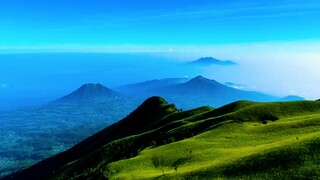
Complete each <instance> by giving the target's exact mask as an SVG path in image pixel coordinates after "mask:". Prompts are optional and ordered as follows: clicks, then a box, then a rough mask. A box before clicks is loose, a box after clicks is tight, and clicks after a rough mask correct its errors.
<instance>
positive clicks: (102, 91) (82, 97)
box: [54, 83, 120, 103]
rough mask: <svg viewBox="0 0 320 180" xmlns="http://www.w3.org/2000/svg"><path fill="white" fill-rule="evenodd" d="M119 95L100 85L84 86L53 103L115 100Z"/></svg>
mask: <svg viewBox="0 0 320 180" xmlns="http://www.w3.org/2000/svg"><path fill="white" fill-rule="evenodd" d="M119 95H120V93H118V92H115V91H113V90H111V89H109V88H107V87H105V86H103V85H102V84H99V83H98V84H93V83H90V84H84V85H82V86H81V87H80V88H78V89H77V90H75V91H74V92H72V93H70V94H69V95H66V96H64V97H62V98H60V99H58V100H57V101H55V102H54V103H83V102H86V101H90V100H92V99H95V98H116V97H118V96H119Z"/></svg>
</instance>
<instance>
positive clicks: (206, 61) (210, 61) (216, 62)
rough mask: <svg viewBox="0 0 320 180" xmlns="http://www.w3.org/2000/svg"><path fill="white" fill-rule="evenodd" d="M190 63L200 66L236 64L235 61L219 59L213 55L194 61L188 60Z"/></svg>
mask: <svg viewBox="0 0 320 180" xmlns="http://www.w3.org/2000/svg"><path fill="white" fill-rule="evenodd" d="M189 64H191V65H200V66H208V65H218V66H234V65H237V63H235V62H233V61H231V60H225V61H222V60H219V59H216V58H213V57H202V58H200V59H197V60H195V61H192V62H190V63H189Z"/></svg>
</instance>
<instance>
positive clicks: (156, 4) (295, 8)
mask: <svg viewBox="0 0 320 180" xmlns="http://www.w3.org/2000/svg"><path fill="white" fill-rule="evenodd" d="M319 18H320V1H318V0H308V1H302V0H279V1H266V0H257V1H251V0H250V1H248V0H233V1H221V0H161V1H155V0H154V1H153V0H152V1H151V0H137V1H132V0H117V1H115V0H90V1H88V0H1V1H0V49H1V50H2V52H3V51H4V52H5V51H6V50H10V49H14V50H17V51H19V50H23V49H31V50H35V51H36V50H37V49H39V50H40V49H41V50H44V51H45V50H53V51H54V50H55V49H57V50H63V49H64V50H65V51H73V50H80V51H81V49H83V50H85V49H99V48H102V49H107V50H108V49H110V51H112V50H117V48H118V49H119V48H120V49H122V50H125V49H127V50H128V51H130V50H133V51H134V50H137V51H139V50H143V49H146V48H147V49H148V48H149V49H157V48H160V49H161V48H163V49H167V48H170V47H171V46H175V47H179V46H180V47H182V46H190V45H198V46H201V45H202V46H203V45H205V46H208V45H225V44H239V43H256V42H270V41H301V40H318V39H319V38H320V37H319V36H320V33H319V32H320V23H318V22H319V21H318V20H319Z"/></svg>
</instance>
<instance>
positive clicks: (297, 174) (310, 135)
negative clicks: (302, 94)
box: [104, 101, 320, 179]
mask: <svg viewBox="0 0 320 180" xmlns="http://www.w3.org/2000/svg"><path fill="white" fill-rule="evenodd" d="M238 103H239V102H238ZM243 103H246V105H245V106H241V105H242V104H243ZM232 105H234V104H232ZM248 105H249V106H248ZM233 107H234V106H233ZM237 107H238V108H237ZM237 107H236V108H234V109H233V111H234V112H231V113H229V114H227V115H224V116H227V117H228V118H230V120H232V119H233V118H236V119H237V120H238V119H239V117H240V119H241V120H244V119H245V120H247V122H244V123H237V122H238V121H229V123H225V124H223V125H221V126H217V127H215V128H213V129H212V130H209V131H206V132H204V133H201V134H199V135H197V136H194V137H192V138H188V139H185V140H182V141H178V142H174V143H171V144H166V145H163V146H158V147H154V148H147V149H145V150H143V151H142V152H140V153H139V155H138V156H136V157H133V158H131V159H125V160H120V161H116V162H113V163H109V164H108V165H107V166H105V167H104V175H105V176H106V177H108V178H111V179H117V178H124V179H136V178H137V179H141V178H147V179H148V178H156V177H160V178H163V179H167V178H173V177H175V178H178V179H180V178H184V177H190V178H199V177H201V178H203V177H215V178H244V179H247V178H283V179H292V178H310V179H312V178H315V177H317V176H319V175H320V150H319V149H320V129H319V127H320V106H319V103H315V102H308V101H303V102H290V103H248V102H240V104H238V106H237ZM222 110H223V109H217V110H213V111H210V112H209V113H207V114H215V113H216V114H219V113H218V112H219V111H222ZM264 112H268V113H270V114H272V117H277V118H279V120H277V121H268V123H267V124H262V123H260V122H259V121H257V120H259V119H257V118H256V117H257V116H259V115H260V114H261V113H262V114H264ZM202 117H206V115H202ZM220 118H221V117H220ZM228 118H226V119H228ZM265 120H267V119H265ZM176 170H177V171H176ZM163 174H164V175H163Z"/></svg>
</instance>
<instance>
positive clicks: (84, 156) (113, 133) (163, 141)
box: [4, 97, 320, 179]
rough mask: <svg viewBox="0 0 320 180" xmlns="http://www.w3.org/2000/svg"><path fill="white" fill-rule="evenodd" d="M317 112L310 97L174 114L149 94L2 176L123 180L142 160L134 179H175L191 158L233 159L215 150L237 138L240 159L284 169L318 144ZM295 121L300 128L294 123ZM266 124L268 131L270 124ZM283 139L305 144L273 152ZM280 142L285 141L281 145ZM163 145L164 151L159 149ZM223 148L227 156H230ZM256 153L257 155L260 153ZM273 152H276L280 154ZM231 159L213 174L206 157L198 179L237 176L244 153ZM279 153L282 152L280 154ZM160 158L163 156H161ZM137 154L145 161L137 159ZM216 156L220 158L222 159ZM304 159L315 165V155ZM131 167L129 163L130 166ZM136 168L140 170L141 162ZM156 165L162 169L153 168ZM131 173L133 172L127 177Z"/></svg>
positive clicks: (172, 108) (319, 105)
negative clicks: (98, 127) (99, 126)
mask: <svg viewBox="0 0 320 180" xmlns="http://www.w3.org/2000/svg"><path fill="white" fill-rule="evenodd" d="M297 109H299V111H297ZM306 113H307V114H306ZM305 114H306V117H307V118H306V119H305V120H303V121H302V120H301V119H299V118H303V117H304V116H305ZM319 116H320V102H316V101H295V102H281V103H277V102H275V103H256V102H249V101H238V102H234V103H231V104H229V105H226V106H224V107H221V108H218V109H210V108H198V109H194V110H191V111H179V110H177V109H176V108H175V106H174V105H173V104H168V103H167V102H166V100H164V99H163V98H161V97H151V98H148V99H147V100H145V101H144V102H143V103H142V104H141V105H140V106H139V107H138V108H137V109H136V110H135V111H133V112H132V113H131V114H130V115H129V116H128V117H126V118H124V119H122V120H121V121H119V122H118V123H115V124H113V125H111V126H109V127H107V128H105V129H104V130H102V131H100V132H98V133H96V134H94V135H92V136H91V137H89V138H87V139H86V140H84V141H82V142H80V143H79V144H77V145H76V146H74V147H73V148H71V149H69V150H67V151H66V152H63V153H61V154H58V155H56V156H53V157H51V158H49V159H47V160H44V161H42V162H40V163H38V164H36V165H34V166H32V167H30V168H29V169H26V170H23V171H21V172H18V173H16V174H12V175H10V176H7V177H5V178H4V179H28V178H29V179H39V178H40V179H43V178H52V179H57V178H62V179H69V178H82V179H88V178H93V179H103V178H108V179H109V178H111V179H117V178H120V177H122V178H125V179H127V178H130V177H131V175H132V174H131V173H130V172H134V173H135V174H136V173H137V171H135V170H136V169H135V168H139V167H140V166H141V164H140V165H137V166H136V164H137V163H138V164H139V163H143V162H144V163H145V164H151V167H149V166H147V167H146V168H149V169H142V170H140V171H139V172H140V173H138V174H136V176H135V177H136V178H137V177H140V178H143V179H145V178H147V177H148V178H147V179H150V178H155V177H158V176H160V175H161V174H162V176H165V175H166V173H165V172H167V173H168V175H166V176H165V177H167V178H169V177H175V176H182V177H189V176H190V175H191V176H190V177H193V176H192V173H196V172H198V171H199V167H201V166H194V165H193V163H196V162H197V161H196V160H197V158H195V157H202V156H203V158H204V159H203V160H202V161H205V160H206V159H208V158H210V157H211V156H212V157H214V158H218V159H219V157H220V156H221V155H222V156H223V157H228V158H230V157H231V158H234V156H235V154H236V155H237V154H238V156H239V152H232V151H227V152H226V153H223V154H219V152H220V150H219V147H220V146H222V145H223V144H227V146H226V147H225V148H227V149H228V150H230V148H235V150H236V151H238V150H239V147H238V144H239V143H240V144H241V143H242V144H244V147H245V150H246V152H247V151H248V152H250V154H249V155H246V156H244V157H245V158H251V159H254V158H253V157H255V159H257V160H255V161H253V163H255V164H259V163H261V164H263V168H262V169H263V170H265V169H266V170H269V169H270V168H272V167H273V166H270V163H271V164H275V165H276V166H277V167H278V166H279V167H280V168H283V167H286V166H285V165H286V164H288V160H290V163H289V164H292V163H297V161H298V162H299V161H303V162H304V161H307V160H305V159H303V157H304V155H305V156H308V158H309V156H312V153H317V151H315V150H314V149H315V148H316V147H318V145H320V141H319V140H320V139H319V140H317V138H316V137H317V134H319V133H320V132H319V129H318V128H317V127H318V126H319V118H318V117H319ZM292 117H295V118H292ZM278 121H279V123H278ZM302 122H303V123H302ZM253 123H254V124H253ZM297 125H299V126H298V127H297ZM300 126H301V128H300ZM273 127H274V129H270V128H273ZM284 127H286V128H284ZM239 128H240V129H239ZM248 128H249V130H248ZM296 128H298V130H297V132H299V133H300V134H299V133H298V134H299V135H298V134H296V133H294V134H293V135H290V133H289V134H288V132H290V131H292V130H295V129H296ZM304 128H309V129H307V130H304V131H303V132H302V131H299V130H303V129H304ZM286 129H289V131H288V132H287V130H286ZM261 130H262V131H261ZM238 131H239V132H242V131H244V132H246V133H242V134H241V133H240V134H235V132H237V133H239V132H238ZM278 131H279V133H281V134H280V135H281V136H280V137H278V136H279V135H275V136H270V137H269V138H271V139H274V141H276V143H275V144H276V145H277V146H276V147H274V149H271V150H270V144H272V143H271V142H272V141H271V142H270V139H268V138H267V139H266V140H263V139H264V138H266V133H265V132H268V133H274V132H278ZM301 132H302V134H301ZM247 133H248V134H250V135H251V134H252V136H247ZM291 133H292V132H291ZM303 133H306V134H303ZM308 133H309V134H308ZM230 135H232V136H230ZM217 136H218V137H217ZM219 136H222V137H219ZM237 136H240V137H241V138H244V139H242V141H239V140H240V139H239V138H237ZM256 136H258V137H257V140H260V141H262V140H263V142H262V143H259V141H258V142H257V141H255V140H252V142H251V141H249V140H247V139H248V138H255V137H256ZM297 136H299V137H297ZM215 137H217V138H218V139H219V138H222V142H221V145H220V144H217V145H214V144H216V143H218V140H217V139H215ZM261 138H262V139H261ZM283 138H288V139H287V140H286V143H288V142H289V143H290V145H291V144H292V145H294V147H296V146H297V143H300V142H302V143H304V144H301V143H300V144H298V145H299V147H300V146H301V147H305V149H307V151H306V152H301V154H295V153H300V151H299V148H298V149H297V148H296V149H291V150H290V151H288V150H286V149H284V150H283V149H281V148H282V147H281V148H280V149H279V147H278V146H279V145H282V144H283V143H279V142H282V141H283ZM184 139H185V140H184ZM224 139H226V140H224ZM233 139H235V140H233ZM211 140H214V141H211ZM229 141H232V143H231V144H229V143H228V142H229ZM195 142H197V143H195ZM233 143H235V144H233ZM248 143H249V144H248ZM253 143H257V144H253ZM286 143H285V144H284V146H287V144H286ZM305 143H309V144H310V143H311V145H312V146H311V145H308V144H306V145H305ZM317 143H318V144H317ZM180 144H182V145H180ZM201 144H203V145H201ZM265 144H268V146H265ZM199 145H200V146H199ZM216 146H217V147H216ZM251 146H252V147H251ZM256 146H257V147H256ZM164 147H165V148H166V149H163V148H164ZM205 147H206V148H205ZM271 147H272V146H271ZM176 148H178V150H175V151H174V149H176ZM197 148H199V149H197ZM208 148H209V149H210V148H213V149H214V148H218V151H217V152H215V153H218V155H217V157H216V156H215V155H214V154H215V153H214V152H207V153H209V155H210V157H209V156H208V157H207V155H206V154H207V153H200V152H201V151H203V150H204V149H208ZM248 148H249V149H248ZM268 148H269V149H268ZM284 148H286V147H284ZM300 149H301V148H300ZM278 150H279V151H278ZM140 151H143V153H140ZM150 151H157V152H156V153H155V152H154V153H155V154H154V153H153V155H148V153H149V152H150ZM273 151H276V152H275V153H276V154H275V155H276V156H275V155H273V154H271V158H270V159H261V158H263V157H264V156H269V154H268V153H270V152H273ZM282 151H284V152H282ZM174 152H175V153H174ZM288 152H290V153H289V155H288V156H287V155H286V153H288ZM220 153H221V152H220ZM230 153H231V154H232V156H230ZM259 153H260V154H261V153H264V154H262V156H261V155H259ZM278 153H280V155H279V154H278ZM240 154H241V153H240ZM318 154H319V153H318ZM146 155H147V156H146ZM175 155H178V157H174V158H175V159H174V160H170V158H172V156H175ZM291 155H294V156H292V157H297V158H293V159H292V158H289V157H291ZM238 156H236V157H237V158H236V159H234V160H235V161H232V162H231V163H229V164H227V165H226V166H225V165H222V166H221V165H220V166H221V167H224V168H226V169H223V170H222V171H221V170H220V169H219V168H218V169H215V171H219V172H220V171H221V173H222V174H216V175H214V174H215V173H213V172H211V169H212V168H216V165H215V164H214V161H212V162H211V161H210V162H211V163H213V164H212V166H210V171H209V170H206V169H207V168H204V169H200V170H201V172H202V171H203V172H206V173H207V174H203V173H200V174H199V176H200V177H210V176H212V177H216V176H218V177H220V176H221V175H223V177H229V178H231V177H233V176H235V177H238V176H237V171H236V170H237V169H239V168H242V164H241V163H240V162H241V158H243V156H239V157H238ZM256 156H258V157H256ZM273 156H275V159H277V161H274V160H273V159H272V157H273ZM282 156H284V157H283V158H280V157H282ZM160 157H167V158H168V159H167V160H166V161H164V160H162V159H161V158H160ZM212 157H211V158H212ZM141 158H143V159H144V160H143V161H140V160H141ZM159 158H160V159H159ZM288 158H289V159H288ZM308 158H307V159H308ZM145 159H148V160H145ZM221 160H222V161H223V160H224V159H221ZM132 161H133V162H135V163H133V162H132ZM202 161H200V162H199V163H201V162H202ZM130 162H131V163H130ZM205 162H207V161H205ZM233 162H237V163H238V162H239V164H237V165H234V164H233ZM310 162H311V163H316V162H317V159H315V160H314V161H313V160H312V161H310ZM115 163H116V164H117V163H128V166H129V167H127V168H128V169H126V168H125V169H123V168H121V167H123V166H120V167H117V166H116V164H115ZM190 163H191V164H190ZM130 164H131V166H130ZM132 164H135V165H134V166H133V165H132ZM159 164H160V165H159ZM196 165H199V164H196ZM248 165H250V164H248ZM220 166H218V167H220ZM251 166H252V165H251ZM251 166H249V167H251ZM282 166H283V167H282ZM143 167H145V165H144V166H143ZM163 167H166V168H163ZM183 167H184V168H186V167H191V168H194V169H191V171H190V170H189V171H187V172H186V171H185V170H184V169H183ZM244 167H245V166H244ZM290 167H291V166H290ZM293 167H295V166H293ZM114 168H116V169H117V170H115V169H114ZM169 168H170V169H169ZM171 168H172V169H171ZM178 168H179V169H181V168H182V169H183V170H181V171H179V172H180V173H179V174H178V173H176V172H177V171H178ZM264 168H265V169H264ZM133 169H135V170H133ZM151 169H152V172H153V173H154V174H151V176H150V177H149V176H145V173H142V172H145V171H146V170H151ZM158 169H160V170H161V171H157V170H158ZM284 170H285V169H284ZM215 171H214V172H215ZM239 171H240V170H239ZM276 171H277V172H278V169H276ZM122 172H124V174H122ZM161 172H162V173H161ZM210 172H211V173H210ZM224 172H225V173H224ZM253 172H256V170H255V169H253ZM253 172H251V173H253ZM259 172H260V171H257V173H259ZM296 172H299V171H296ZM230 173H231V176H230ZM288 173H289V172H288ZM291 173H292V172H291ZM147 174H148V173H147ZM253 175H254V174H253ZM278 175H279V174H278ZM278 175H277V176H278ZM286 175H287V174H284V176H286ZM199 176H198V177H199ZM133 177H134V176H132V177H131V178H133Z"/></svg>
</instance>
